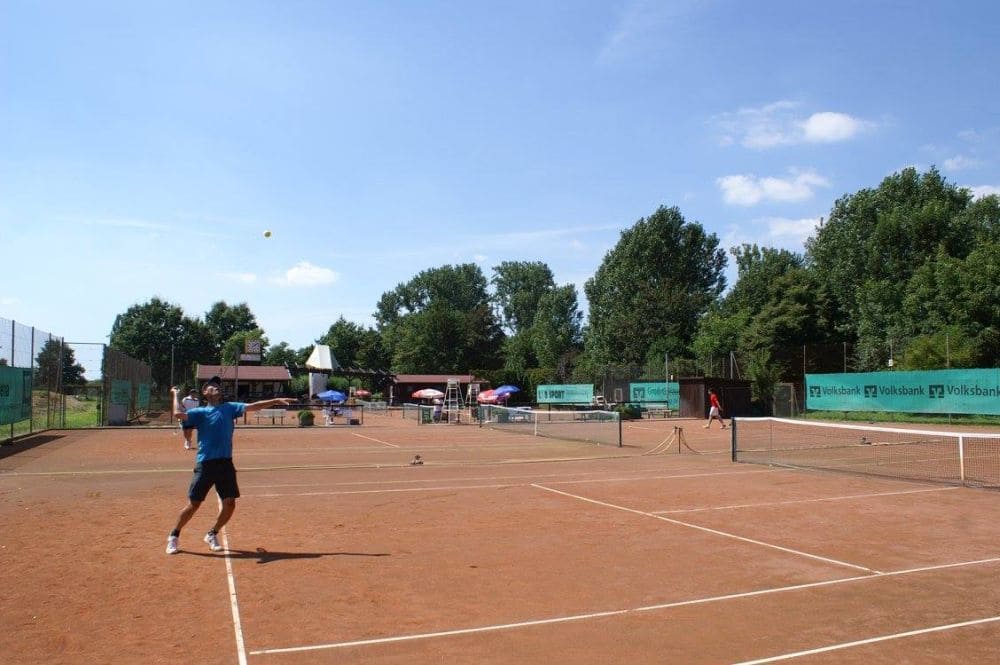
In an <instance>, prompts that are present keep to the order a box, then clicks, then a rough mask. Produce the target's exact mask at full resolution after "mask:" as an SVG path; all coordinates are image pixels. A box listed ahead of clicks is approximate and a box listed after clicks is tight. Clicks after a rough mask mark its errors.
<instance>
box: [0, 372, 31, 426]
mask: <svg viewBox="0 0 1000 665" xmlns="http://www.w3.org/2000/svg"><path fill="white" fill-rule="evenodd" d="M31 385H32V380H31V370H30V369H24V368H21V367H7V366H0V425H10V424H11V423H16V422H20V421H22V420H28V419H29V418H31Z"/></svg>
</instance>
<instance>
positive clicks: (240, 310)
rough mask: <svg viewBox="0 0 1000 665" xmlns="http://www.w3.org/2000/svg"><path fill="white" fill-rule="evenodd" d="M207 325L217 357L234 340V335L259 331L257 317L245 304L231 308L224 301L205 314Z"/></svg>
mask: <svg viewBox="0 0 1000 665" xmlns="http://www.w3.org/2000/svg"><path fill="white" fill-rule="evenodd" d="M205 325H206V327H207V328H208V331H209V334H210V335H211V338H212V343H213V344H214V346H215V350H216V355H219V354H221V353H222V351H223V346H224V345H225V344H226V342H228V341H229V340H230V339H232V338H233V335H235V334H237V333H241V332H252V331H255V330H257V329H258V326H257V317H255V316H254V315H253V312H251V311H250V307H249V306H248V305H247V304H246V303H245V302H244V303H240V304H239V305H232V306H230V305H227V304H226V302H225V301H224V300H220V301H219V302H217V303H215V304H214V305H212V307H211V308H210V309H209V310H208V312H207V313H206V314H205Z"/></svg>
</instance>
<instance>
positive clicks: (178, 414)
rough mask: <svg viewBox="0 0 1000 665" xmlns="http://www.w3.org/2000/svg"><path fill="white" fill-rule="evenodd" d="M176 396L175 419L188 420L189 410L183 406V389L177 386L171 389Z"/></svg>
mask: <svg viewBox="0 0 1000 665" xmlns="http://www.w3.org/2000/svg"><path fill="white" fill-rule="evenodd" d="M170 392H171V393H173V396H174V420H181V421H184V420H187V419H188V417H187V411H185V410H184V407H182V406H181V390H180V388H178V387H177V386H174V387H173V388H171V389H170Z"/></svg>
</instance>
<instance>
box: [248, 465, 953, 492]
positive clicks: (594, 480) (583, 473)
mask: <svg viewBox="0 0 1000 665" xmlns="http://www.w3.org/2000/svg"><path fill="white" fill-rule="evenodd" d="M407 466H411V465H407ZM648 471H649V470H648V469H637V470H636V473H647V472H648ZM784 471H788V470H787V469H764V470H761V471H719V472H716V473H699V474H678V475H674V476H635V477H632V478H590V479H586V478H583V479H577V480H564V481H553V482H552V483H551V484H553V485H559V484H566V483H602V482H627V481H629V480H670V479H673V478H681V479H684V478H697V477H704V476H722V475H737V474H740V475H741V474H751V473H778V472H784ZM576 473H577V475H581V476H586V475H598V474H603V473H607V472H606V471H579V472H576ZM567 475H571V474H566V473H533V474H526V475H516V476H503V475H500V476H497V475H493V476H473V477H471V478H412V479H400V480H385V479H379V480H351V481H346V482H340V483H337V484H338V485H344V486H347V485H401V484H404V483H411V484H412V483H430V482H443V481H474V480H494V481H500V480H527V479H531V478H535V479H537V478H565V477H566V476H567ZM524 484H527V483H524ZM328 485H329V483H277V484H269V485H245V486H244V487H245V488H247V489H263V488H267V487H322V486H328ZM949 489H951V488H949ZM954 489H958V488H957V487H956V488H954Z"/></svg>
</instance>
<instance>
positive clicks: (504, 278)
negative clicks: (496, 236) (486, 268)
mask: <svg viewBox="0 0 1000 665" xmlns="http://www.w3.org/2000/svg"><path fill="white" fill-rule="evenodd" d="M491 281H492V283H493V287H494V289H495V296H494V297H495V298H496V301H497V304H498V306H499V308H500V312H501V313H502V315H503V320H502V324H503V326H504V327H505V328H506V329H507V330H508V331H509V333H510V334H512V335H517V334H519V333H522V332H524V331H526V330H527V329H528V328H530V327H531V326H532V325H533V324H534V322H535V316H536V314H537V312H538V307H539V301H540V300H541V299H542V297H543V296H544V295H545V294H546V293H548V292H549V291H551V290H552V289H554V288H555V285H556V283H555V278H554V277H553V275H552V270H551V269H549V266H548V265H546V264H545V263H542V262H541V261H504V262H503V263H501V264H500V265H498V266H496V267H494V268H493V279H492V280H491Z"/></svg>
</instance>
